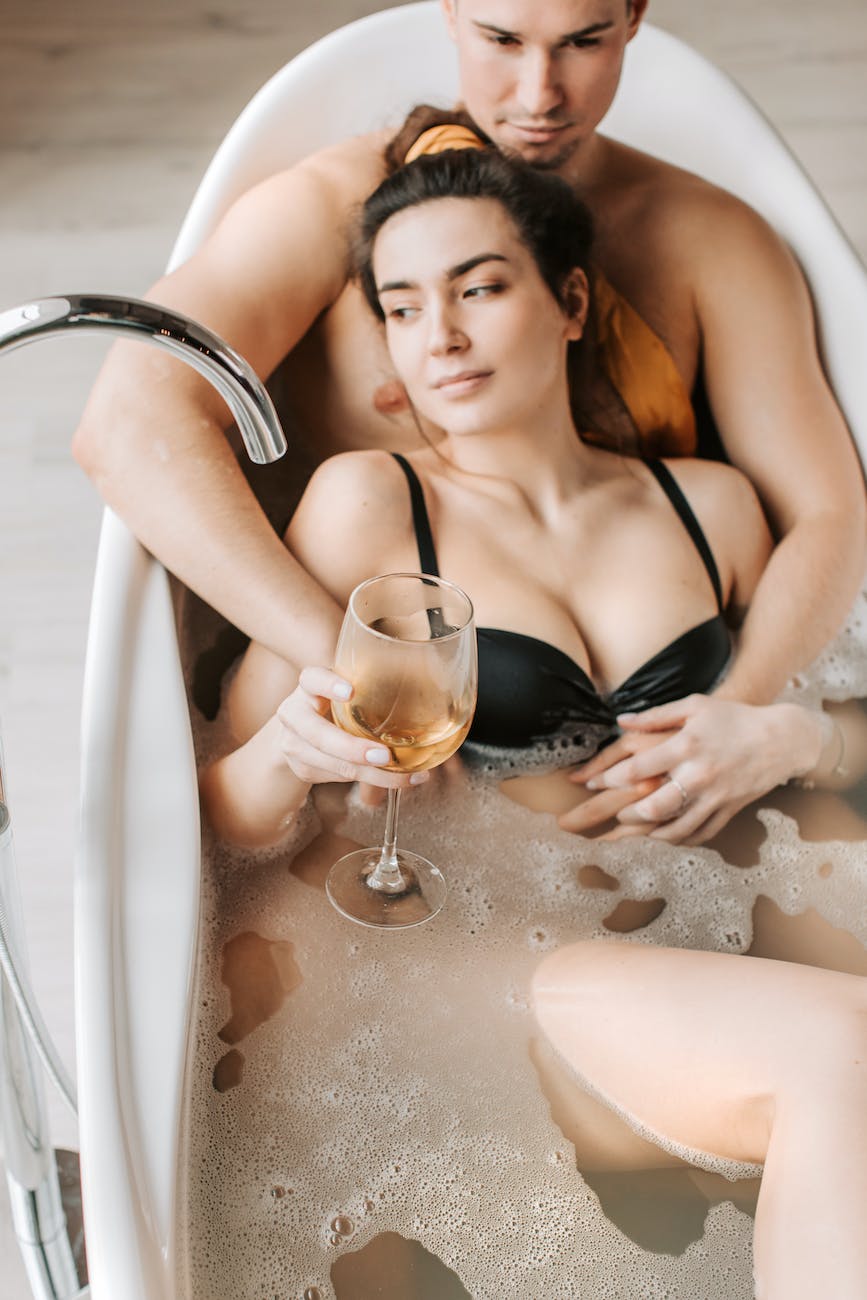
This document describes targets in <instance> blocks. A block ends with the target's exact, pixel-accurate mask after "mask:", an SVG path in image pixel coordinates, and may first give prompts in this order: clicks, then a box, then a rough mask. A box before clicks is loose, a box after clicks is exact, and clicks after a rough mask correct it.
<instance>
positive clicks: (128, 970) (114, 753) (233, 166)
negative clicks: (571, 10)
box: [75, 3, 867, 1300]
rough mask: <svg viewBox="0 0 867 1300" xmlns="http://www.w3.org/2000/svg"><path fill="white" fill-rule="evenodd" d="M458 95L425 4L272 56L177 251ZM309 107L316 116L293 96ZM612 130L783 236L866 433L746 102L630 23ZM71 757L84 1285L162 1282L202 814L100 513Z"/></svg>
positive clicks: (843, 340) (163, 625) (800, 222)
mask: <svg viewBox="0 0 867 1300" xmlns="http://www.w3.org/2000/svg"><path fill="white" fill-rule="evenodd" d="M359 68H363V69H364V70H365V75H364V79H363V86H364V92H363V93H364V103H363V105H362V103H361V93H362V92H361V89H360V82H359V77H358V71H357V70H358V69H359ZM675 86H676V87H677V93H676V94H675V93H674V90H673V88H674V87H675ZM335 87H343V93H337V92H336V91H335ZM455 91H456V83H455V67H454V56H453V50H452V47H451V44H450V42H449V41H448V40H447V38H446V35H445V32H444V29H443V25H442V22H441V18H440V15H439V10H438V6H437V5H436V4H433V3H426V4H421V5H415V6H407V7H406V8H405V9H397V10H390V11H387V12H385V13H383V14H380V15H376V16H374V17H372V18H369V19H364V20H362V21H361V22H359V23H357V24H354V25H353V27H352V28H349V29H344V30H343V31H342V32H339V33H336V34H335V35H333V36H331V37H328V38H327V39H326V40H324V41H322V42H320V44H319V45H317V46H315V47H313V49H311V50H309V51H307V52H306V53H305V54H303V55H301V56H300V57H299V58H298V59H297V60H295V61H294V63H293V64H291V65H289V67H287V68H286V69H284V71H283V72H281V73H280V74H278V76H277V77H276V78H274V80H273V81H272V82H270V83H269V84H268V85H267V86H266V87H265V88H264V89H263V90H262V91H261V92H260V94H259V96H258V97H257V98H256V99H255V100H254V101H253V102H252V103H251V105H250V106H249V108H248V109H247V110H246V112H245V113H244V114H243V115H242V117H241V119H240V120H239V122H238V123H237V124H236V126H235V127H234V128H233V130H232V132H231V133H230V135H229V136H228V137H227V139H226V141H225V143H224V145H223V146H222V148H221V150H220V152H219V153H218V155H217V157H216V159H215V161H214V163H213V164H212V167H211V169H210V170H209V172H208V174H207V176H206V177H205V180H204V181H203V183H202V187H201V189H200V191H199V194H198V195H197V197H196V199H195V201H194V203H193V206H192V209H191V212H190V214H189V216H188V219H187V221H186V223H185V225H184V227H183V230H182V233H181V237H180V239H179V242H178V245H177V247H176V249H175V253H174V256H173V259H172V264H173V265H177V264H178V263H179V262H181V261H183V260H184V259H185V258H186V257H187V256H188V255H189V254H190V253H191V252H192V250H193V249H194V248H195V247H196V246H197V244H198V243H199V242H200V241H201V239H202V238H203V236H204V235H205V234H206V233H207V232H208V231H209V230H210V229H211V228H212V227H213V225H214V223H215V222H216V220H217V219H218V217H219V216H220V214H221V213H222V212H223V211H224V210H225V209H226V207H227V206H228V205H229V203H230V202H231V201H232V200H233V199H234V198H235V197H236V196H237V195H238V194H239V193H241V192H242V191H244V190H245V189H247V188H248V187H249V186H250V185H251V184H253V183H254V182H255V181H257V180H258V179H260V178H261V177H263V176H265V175H267V174H270V173H271V172H273V171H275V170H277V169H278V168H280V167H282V166H284V165H286V164H288V163H291V162H292V161H294V160H295V159H296V158H298V157H300V156H303V154H305V153H308V152H310V151H311V150H312V149H314V148H316V147H318V146H320V145H323V144H325V143H328V142H329V141H331V140H335V139H338V138H342V137H344V136H346V135H348V134H350V133H354V132H357V131H359V130H362V129H365V128H367V127H369V126H377V125H380V124H382V123H383V122H385V121H387V120H393V121H397V120H399V119H400V117H401V115H402V113H403V112H404V111H405V109H406V107H408V106H409V105H410V104H412V103H415V102H417V101H419V100H423V99H431V100H434V101H435V102H436V101H439V102H442V103H449V102H451V101H452V100H453V99H454V96H455ZM314 103H315V105H316V115H315V118H316V120H315V123H313V122H312V117H313V115H311V114H310V113H309V111H306V110H308V109H309V105H311V104H314ZM607 129H608V130H609V132H610V133H611V134H614V135H616V136H619V137H622V138H624V139H626V140H628V141H629V142H630V143H633V144H635V145H637V146H638V147H640V148H645V149H648V150H650V151H652V152H655V153H657V154H661V155H663V156H665V157H667V158H669V159H671V160H672V161H675V162H678V163H680V164H681V165H684V166H686V167H689V168H691V169H692V170H694V171H697V172H700V173H701V174H703V175H705V176H707V177H709V178H710V179H713V180H715V181H717V182H719V183H721V184H722V185H724V186H726V187H728V188H729V189H731V190H733V191H735V192H736V193H738V194H740V195H742V196H743V197H744V198H746V199H747V200H748V201H750V202H751V203H753V205H754V206H756V207H758V208H759V209H760V210H761V211H763V212H764V213H765V215H766V216H767V217H768V218H769V219H770V220H771V221H772V222H773V224H774V225H776V226H777V228H778V229H779V230H780V231H781V233H782V234H783V235H784V237H785V238H786V239H787V240H788V241H789V242H790V244H791V245H792V246H793V247H794V249H795V251H796V253H797V255H798V256H799V258H800V260H801V262H802V264H803V265H804V268H805V270H806V272H807V275H808V277H809V278H810V280H811V282H812V287H813V291H814V296H815V300H816V306H817V312H818V316H819V320H820V329H821V337H822V346H823V350H824V355H825V359H826V363H827V367H828V371H829V374H830V377H831V380H832V383H833V384H834V387H835V389H836V391H837V394H838V397H839V399H840V401H841V404H842V406H843V407H844V410H845V411H846V413H847V415H848V417H849V420H850V424H851V427H852V429H853V432H854V433H855V435H856V437H857V438H858V441H859V445H860V446H861V448H862V450H867V368H865V367H864V366H863V365H862V364H861V360H860V355H859V354H860V351H861V349H862V348H863V338H864V337H865V326H867V281H865V276H864V271H863V268H862V267H861V266H860V264H859V262H858V260H857V258H856V257H855V255H854V253H853V252H852V250H851V249H850V247H849V246H848V244H847V243H846V241H845V239H844V238H843V236H842V235H841V234H840V232H839V231H838V229H837V228H836V226H835V223H834V221H833V219H832V218H831V217H830V215H829V213H828V212H827V210H826V209H825V207H824V205H823V204H822V202H821V200H820V199H819V197H818V196H817V195H816V193H815V192H814V190H813V189H812V187H811V186H810V184H809V182H808V181H807V180H806V178H805V177H804V176H803V175H802V173H801V172H800V170H799V168H798V166H797V164H796V163H795V162H794V161H793V160H792V158H791V157H790V155H789V154H788V153H787V152H786V150H785V149H784V147H783V146H782V145H781V143H780V142H779V140H778V138H777V137H776V136H775V135H774V133H773V131H772V130H771V129H770V128H769V126H768V125H767V124H766V123H765V121H764V120H763V119H762V117H761V116H760V115H759V114H758V113H757V111H756V110H755V108H754V107H753V106H752V105H751V104H750V103H749V102H748V101H747V100H746V99H745V98H744V97H743V96H742V94H741V93H740V92H739V91H738V90H737V89H736V88H735V87H733V86H732V84H731V83H730V82H729V81H728V80H727V79H726V78H725V77H723V76H722V75H721V74H720V73H719V72H717V71H716V70H715V69H713V68H712V67H710V66H709V65H708V64H707V63H706V62H705V61H704V60H702V59H701V58H700V57H698V56H697V55H695V54H694V53H693V52H691V51H689V50H688V49H687V48H686V47H684V46H682V45H681V44H680V43H679V42H677V41H676V40H674V39H673V38H671V37H669V36H667V35H665V34H664V33H662V32H660V31H658V30H654V29H653V28H650V27H645V28H644V29H643V30H642V32H641V34H640V35H639V37H638V38H637V39H636V40H635V41H634V42H633V44H632V45H631V46H630V48H629V51H628V55H627V70H626V75H625V81H624V87H623V90H622V92H621V94H620V95H619V96H618V99H617V101H616V103H615V105H614V107H613V108H612V110H611V113H610V116H609V119H608V123H607ZM312 132H314V133H312ZM745 140H749V148H748V149H744V147H743V142H744V141H745ZM859 340H860V341H859ZM289 454H290V455H291V449H290V453H289ZM82 765H83V766H82V800H83V808H82V837H81V844H80V847H79V852H78V864H77V874H76V898H75V909H76V930H77V934H76V954H77V955H76V1015H77V1027H78V1028H77V1032H78V1062H79V1096H80V1115H81V1153H82V1157H81V1164H82V1177H83V1193H84V1205H85V1217H86V1229H87V1253H88V1261H89V1272H90V1279H91V1293H92V1295H93V1297H94V1298H95V1300H172V1298H173V1297H175V1296H176V1295H177V1290H176V1281H175V1265H176V1249H177V1243H176V1241H175V1223H176V1217H177V1216H176V1207H177V1204H178V1196H179V1194H181V1195H182V1194H183V1191H182V1183H183V1170H182V1169H181V1168H179V1159H178V1155H179V1133H180V1131H181V1119H182V1109H183V1101H184V1086H183V1084H184V1081H183V1072H184V1061H185V1053H186V1041H187V1029H188V1023H189V1017H190V1006H191V996H192V981H193V976H194V970H195V957H196V939H197V924H198V907H199V872H200V863H199V816H198V804H197V793H196V779H195V768H194V761H193V751H192V743H191V734H190V727H189V721H188V712H187V703H186V697H185V691H184V685H183V677H182V672H181V666H180V661H179V655H178V648H177V638H176V629H175V619H174V612H173V606H172V599H171V593H170V586H169V582H168V579H167V576H166V574H165V572H164V571H163V570H162V569H161V568H160V566H159V565H158V564H156V563H155V562H154V561H153V560H152V559H151V558H150V557H149V556H148V555H147V554H146V553H145V552H144V551H143V550H142V548H141V547H140V546H139V545H138V544H137V543H136V542H135V540H134V539H133V538H132V537H131V536H130V534H129V533H128V532H127V530H126V529H125V527H124V526H123V525H122V524H121V523H120V522H119V521H118V520H117V519H116V518H115V517H114V516H112V515H111V513H110V512H107V513H106V516H105V521H104V525H103V531H102V538H101V542H100V550H99V560H98V565H97V572H96V580H95V587H94V602H93V614H92V621H91V629H90V638H89V648H88V658H87V669H86V681H85V694H84V714H83V724H82Z"/></svg>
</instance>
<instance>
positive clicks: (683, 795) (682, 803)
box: [668, 772, 689, 813]
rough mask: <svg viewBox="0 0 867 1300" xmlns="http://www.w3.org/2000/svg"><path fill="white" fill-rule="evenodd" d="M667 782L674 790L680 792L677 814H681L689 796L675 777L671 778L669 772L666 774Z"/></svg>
mask: <svg viewBox="0 0 867 1300" xmlns="http://www.w3.org/2000/svg"><path fill="white" fill-rule="evenodd" d="M668 780H669V783H670V784H671V785H673V786H674V787H675V789H676V790H678V791H679V792H680V807H679V808H678V810H677V811H678V812H679V813H682V812H683V810H684V808H685V807H686V805H687V804H688V803H689V794H688V793H687V791H686V788H685V787H684V786H683V785H682V784H681V782H680V781H678V779H677V777H676V776H672V775H671V773H670V772H669V774H668Z"/></svg>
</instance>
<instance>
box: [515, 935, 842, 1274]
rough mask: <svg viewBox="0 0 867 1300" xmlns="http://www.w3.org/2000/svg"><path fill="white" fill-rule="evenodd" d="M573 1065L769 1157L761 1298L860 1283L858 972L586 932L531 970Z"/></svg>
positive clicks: (696, 1134)
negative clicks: (591, 937) (613, 939)
mask: <svg viewBox="0 0 867 1300" xmlns="http://www.w3.org/2000/svg"><path fill="white" fill-rule="evenodd" d="M534 1000H535V1010H536V1017H537V1019H538V1021H539V1024H540V1025H541V1027H542V1029H543V1030H544V1032H545V1034H546V1035H547V1037H548V1038H549V1040H550V1041H551V1043H552V1044H553V1046H554V1047H555V1048H556V1049H557V1051H559V1052H560V1054H561V1055H562V1056H563V1057H564V1058H565V1060H566V1061H567V1062H568V1063H569V1064H570V1065H571V1066H572V1067H573V1068H574V1069H575V1070H576V1071H577V1072H578V1074H579V1075H581V1076H582V1077H584V1078H585V1079H587V1080H588V1082H589V1083H590V1084H591V1085H592V1086H594V1087H595V1088H597V1089H598V1090H599V1091H600V1092H601V1093H602V1094H603V1095H604V1096H606V1097H607V1098H608V1099H609V1100H610V1101H611V1102H612V1103H613V1104H614V1105H616V1106H618V1107H620V1108H622V1109H623V1110H624V1111H626V1112H628V1113H629V1114H631V1115H632V1116H633V1117H634V1118H635V1119H636V1120H638V1121H639V1122H640V1123H641V1124H643V1125H645V1126H646V1127H647V1128H648V1129H650V1130H652V1131H654V1132H656V1133H657V1134H659V1135H660V1136H661V1137H663V1138H667V1139H669V1140H671V1141H673V1142H675V1143H677V1144H680V1145H682V1146H685V1147H690V1148H693V1149H697V1150H700V1151H704V1152H708V1153H711V1154H714V1155H719V1156H724V1157H726V1158H727V1159H730V1160H739V1161H754V1162H764V1166H765V1173H764V1178H763V1180H762V1191H761V1194H760V1197H759V1206H758V1212H757V1215H756V1235H755V1261H756V1279H757V1288H758V1289H757V1295H758V1296H760V1297H761V1300H802V1298H803V1300H815V1297H817V1296H821V1295H828V1296H833V1297H834V1300H863V1297H864V1296H865V1295H867V1238H865V1234H864V1232H863V1219H864V1213H865V1209H867V984H865V981H864V980H862V979H861V978H859V977H857V976H851V975H843V974H839V973H837V972H834V971H823V970H813V969H809V968H807V967H802V966H796V965H792V964H790V963H787V962H777V961H766V960H761V959H756V958H746V957H732V956H728V955H723V954H719V953H700V952H690V951H685V950H669V949H659V948H648V947H644V946H642V945H638V944H617V943H579V944H575V945H572V946H570V947H568V948H563V949H561V950H560V951H559V952H556V953H552V954H551V956H549V957H547V958H545V960H544V961H543V962H542V964H541V965H540V967H539V969H538V971H537V974H536V976H535V979H534Z"/></svg>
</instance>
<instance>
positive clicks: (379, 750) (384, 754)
mask: <svg viewBox="0 0 867 1300" xmlns="http://www.w3.org/2000/svg"><path fill="white" fill-rule="evenodd" d="M390 758H391V754H389V752H388V750H387V749H384V748H383V747H382V745H376V746H375V747H374V748H373V749H369V750H368V751H367V753H366V754H365V755H364V760H365V762H367V763H374V764H377V765H379V764H382V763H387V762H388V760H389V759H390Z"/></svg>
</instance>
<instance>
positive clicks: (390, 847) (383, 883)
mask: <svg viewBox="0 0 867 1300" xmlns="http://www.w3.org/2000/svg"><path fill="white" fill-rule="evenodd" d="M399 810H400V791H399V790H389V792H388V808H387V810H386V814H385V841H384V843H383V846H382V852H381V853H380V855H379V861H378V862H377V864H376V867H375V868H374V870H373V871H372V872H371V874H370V875H369V876H368V877H367V883H368V885H369V887H370V888H371V889H379V890H381V891H382V892H383V893H386V894H402V893H403V891H404V890H405V889H406V880H405V879H404V877H403V876H402V875H401V871H400V864H399V863H398V860H397V816H398V812H399Z"/></svg>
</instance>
